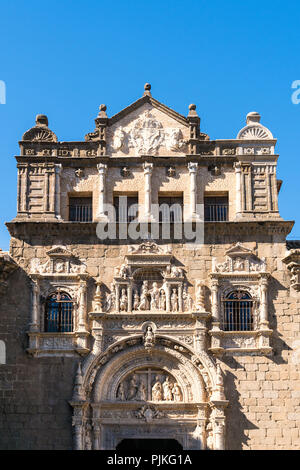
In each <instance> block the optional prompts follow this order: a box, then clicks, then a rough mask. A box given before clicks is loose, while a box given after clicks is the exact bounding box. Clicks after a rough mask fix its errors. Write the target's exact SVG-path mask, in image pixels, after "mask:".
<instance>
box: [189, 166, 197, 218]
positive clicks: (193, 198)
mask: <svg viewBox="0 0 300 470" xmlns="http://www.w3.org/2000/svg"><path fill="white" fill-rule="evenodd" d="M188 169H189V174H190V218H191V219H192V220H195V219H197V172H198V163H193V162H189V163H188Z"/></svg>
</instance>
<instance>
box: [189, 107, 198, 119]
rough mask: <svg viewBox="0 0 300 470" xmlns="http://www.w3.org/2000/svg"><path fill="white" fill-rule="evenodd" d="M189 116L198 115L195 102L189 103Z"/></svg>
mask: <svg viewBox="0 0 300 470" xmlns="http://www.w3.org/2000/svg"><path fill="white" fill-rule="evenodd" d="M188 116H198V114H197V111H196V105H195V104H190V105H189V114H188Z"/></svg>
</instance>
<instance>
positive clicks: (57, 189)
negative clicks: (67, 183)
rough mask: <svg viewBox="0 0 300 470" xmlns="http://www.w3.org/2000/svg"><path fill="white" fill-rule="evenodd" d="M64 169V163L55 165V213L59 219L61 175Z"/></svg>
mask: <svg viewBox="0 0 300 470" xmlns="http://www.w3.org/2000/svg"><path fill="white" fill-rule="evenodd" d="M61 171H62V164H61V163H59V164H56V165H55V215H56V217H57V218H58V219H61V213H60V211H61V209H60V193H61V190H60V175H61Z"/></svg>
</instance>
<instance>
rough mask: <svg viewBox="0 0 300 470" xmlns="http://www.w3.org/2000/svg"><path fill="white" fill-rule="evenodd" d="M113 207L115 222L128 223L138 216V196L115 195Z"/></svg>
mask: <svg viewBox="0 0 300 470" xmlns="http://www.w3.org/2000/svg"><path fill="white" fill-rule="evenodd" d="M114 208H115V214H116V222H123V223H130V222H132V221H133V220H135V219H137V218H138V197H137V196H126V195H124V196H115V197H114Z"/></svg>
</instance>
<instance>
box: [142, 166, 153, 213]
mask: <svg viewBox="0 0 300 470" xmlns="http://www.w3.org/2000/svg"><path fill="white" fill-rule="evenodd" d="M143 169H144V176H145V205H144V217H143V218H144V220H145V221H146V222H147V221H151V220H152V214H151V176H152V172H153V163H147V162H145V163H144V165H143Z"/></svg>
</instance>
